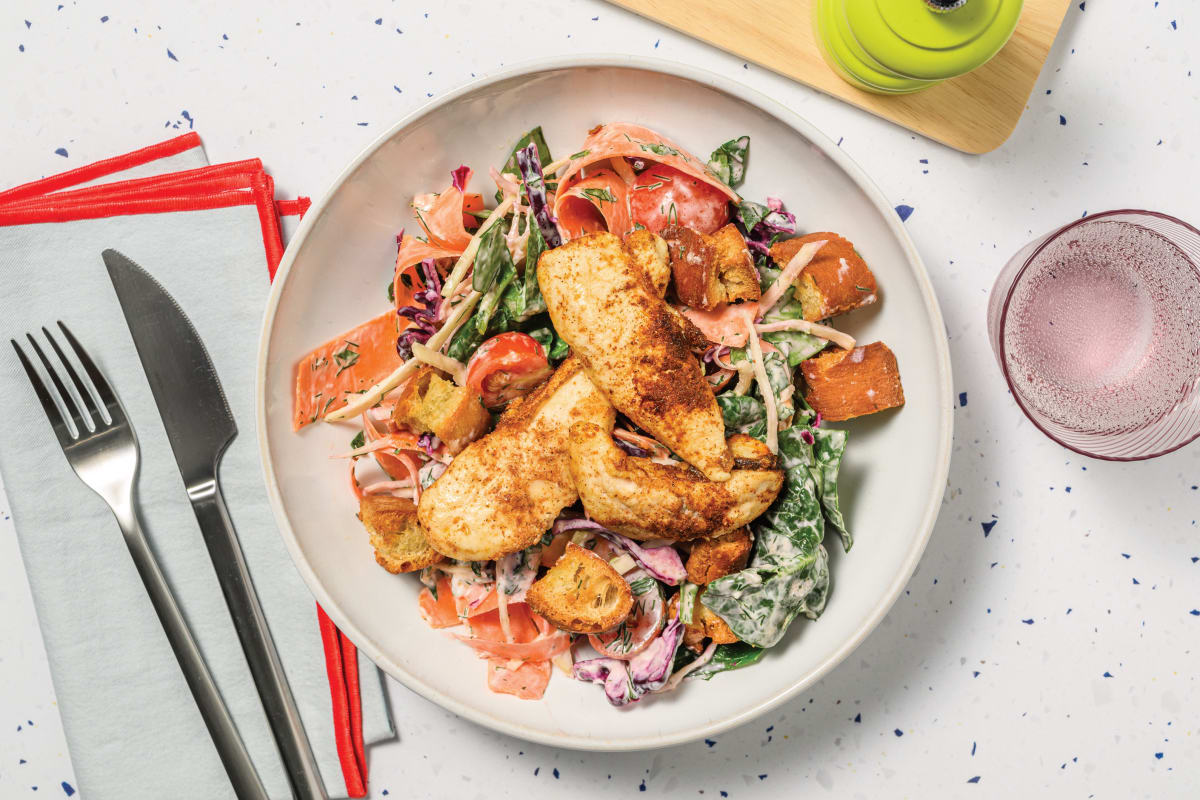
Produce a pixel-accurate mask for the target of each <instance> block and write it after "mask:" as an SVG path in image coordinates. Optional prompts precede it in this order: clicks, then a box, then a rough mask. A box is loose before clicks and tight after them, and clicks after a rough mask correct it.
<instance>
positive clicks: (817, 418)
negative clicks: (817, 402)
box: [812, 411, 821, 428]
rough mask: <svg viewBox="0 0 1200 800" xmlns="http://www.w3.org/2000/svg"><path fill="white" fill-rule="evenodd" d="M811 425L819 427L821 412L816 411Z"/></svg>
mask: <svg viewBox="0 0 1200 800" xmlns="http://www.w3.org/2000/svg"><path fill="white" fill-rule="evenodd" d="M812 426H813V427H814V428H819V427H821V412H820V411H818V412H817V416H816V417H814V418H813V421H812Z"/></svg>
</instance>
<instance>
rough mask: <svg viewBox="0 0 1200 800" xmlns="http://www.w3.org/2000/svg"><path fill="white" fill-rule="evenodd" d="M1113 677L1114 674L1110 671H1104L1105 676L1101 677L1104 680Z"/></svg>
mask: <svg viewBox="0 0 1200 800" xmlns="http://www.w3.org/2000/svg"><path fill="white" fill-rule="evenodd" d="M1112 676H1113V675H1112V673H1111V672H1109V671H1108V670H1105V671H1104V674H1103V675H1101V676H1100V677H1102V678H1111V677H1112Z"/></svg>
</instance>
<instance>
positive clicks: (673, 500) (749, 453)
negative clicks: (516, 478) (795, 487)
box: [569, 422, 783, 541]
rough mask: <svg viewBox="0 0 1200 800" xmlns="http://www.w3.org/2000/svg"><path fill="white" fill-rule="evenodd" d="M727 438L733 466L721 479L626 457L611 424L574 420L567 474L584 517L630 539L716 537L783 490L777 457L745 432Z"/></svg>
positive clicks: (762, 508) (743, 521)
mask: <svg viewBox="0 0 1200 800" xmlns="http://www.w3.org/2000/svg"><path fill="white" fill-rule="evenodd" d="M729 444H730V447H731V449H732V450H733V454H734V456H735V457H736V458H737V460H738V468H737V469H734V470H733V474H732V476H731V477H730V478H729V480H728V481H724V482H720V483H718V482H715V481H710V480H707V479H706V478H705V477H704V476H702V475H701V474H700V473H698V472H697V471H696V470H694V469H691V468H689V467H687V466H685V465H679V466H671V465H667V464H656V463H654V462H653V461H651V460H650V459H648V458H637V457H634V456H630V455H628V454H626V453H625V451H623V450H621V448H619V447H617V445H616V443H615V442H613V440H612V436H611V435H610V434H609V429H606V428H602V427H600V426H599V425H596V424H594V423H587V422H578V423H575V424H574V425H572V426H571V439H570V447H569V452H570V467H571V476H572V478H574V480H575V488H576V489H577V490H578V492H579V497H580V499H581V500H583V508H584V510H585V511H587V514H588V516H589V517H590V518H591V519H592V520H594V521H596V522H598V523H600V524H601V525H603V526H604V527H606V528H608V529H609V530H613V531H616V532H617V533H622V534H624V535H626V536H628V537H630V538H631V539H641V540H646V539H674V540H676V541H687V540H691V539H698V538H701V537H711V536H721V535H723V534H726V533H729V532H731V531H733V530H736V529H737V528H740V527H742V526H743V525H745V524H747V523H748V522H750V521H751V520H753V519H754V518H756V517H757V516H759V515H760V514H762V513H763V512H764V511H766V510H767V507H768V506H770V505H771V503H772V502H774V500H775V498H776V497H777V496H778V495H779V491H780V489H782V488H783V470H782V469H780V468H779V460H778V457H777V456H775V455H774V454H772V453H771V452H770V451H769V450H768V449H767V446H766V445H764V444H763V443H762V442H760V441H758V440H757V439H755V438H753V437H751V436H747V435H745V434H735V435H734V436H732V437H730V439H729Z"/></svg>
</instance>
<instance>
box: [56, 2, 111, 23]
mask: <svg viewBox="0 0 1200 800" xmlns="http://www.w3.org/2000/svg"><path fill="white" fill-rule="evenodd" d="M59 7H60V8H61V6H59ZM100 21H101V22H108V17H107V16H103V17H101V18H100Z"/></svg>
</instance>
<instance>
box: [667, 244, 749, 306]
mask: <svg viewBox="0 0 1200 800" xmlns="http://www.w3.org/2000/svg"><path fill="white" fill-rule="evenodd" d="M662 235H663V238H664V239H665V240H666V242H667V252H668V254H669V256H670V261H671V275H672V277H673V278H674V280H675V294H676V296H677V297H678V298H679V301H680V302H681V303H683V304H684V305H686V306H690V307H692V308H698V309H711V308H715V307H716V306H717V305H719V304H721V303H730V302H733V301H735V300H757V299H758V298H759V297H761V296H762V294H761V291H760V290H759V286H758V271H757V270H756V269H754V262H753V260H752V259H751V258H750V250H749V249H748V248H747V247H746V240H745V239H744V238H742V234H741V233H740V232H738V229H737V227H735V226H734V225H733V224H732V223H730V224H729V225H726V226H725V227H724V228H721V230H719V231H717V232H716V233H714V234H712V235H711V236H709V235H705V234H702V233H699V232H698V231H694V230H692V229H691V228H685V227H683V226H680V225H673V226H671V227H668V228H666V229H664V230H663V232H662Z"/></svg>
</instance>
